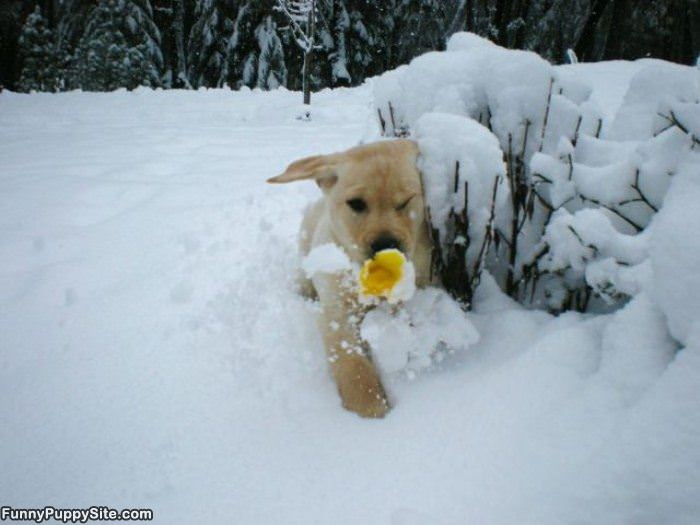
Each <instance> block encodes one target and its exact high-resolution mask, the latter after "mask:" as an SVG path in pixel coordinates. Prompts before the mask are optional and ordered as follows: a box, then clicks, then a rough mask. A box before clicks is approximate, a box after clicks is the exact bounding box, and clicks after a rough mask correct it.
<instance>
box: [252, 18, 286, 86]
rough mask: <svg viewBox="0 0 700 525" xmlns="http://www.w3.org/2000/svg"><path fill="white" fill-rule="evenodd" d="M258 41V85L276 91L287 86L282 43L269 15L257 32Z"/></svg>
mask: <svg viewBox="0 0 700 525" xmlns="http://www.w3.org/2000/svg"><path fill="white" fill-rule="evenodd" d="M255 35H256V36H257V39H258V48H259V54H258V58H257V61H258V68H257V81H256V85H257V87H259V88H263V89H275V88H278V87H279V86H286V85H287V66H286V64H285V61H284V49H283V47H282V41H281V40H280V37H279V35H278V34H277V26H276V24H275V22H274V21H273V20H272V16H270V15H267V16H266V17H265V18H264V19H263V21H262V22H261V23H260V25H259V26H258V27H257V29H256V30H255Z"/></svg>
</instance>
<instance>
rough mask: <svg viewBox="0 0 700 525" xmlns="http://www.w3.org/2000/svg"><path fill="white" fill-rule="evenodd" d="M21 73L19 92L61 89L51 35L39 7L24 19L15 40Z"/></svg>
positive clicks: (57, 63) (57, 62) (56, 57)
mask: <svg viewBox="0 0 700 525" xmlns="http://www.w3.org/2000/svg"><path fill="white" fill-rule="evenodd" d="M19 55H20V59H21V60H22V73H21V75H20V78H19V82H18V84H17V87H18V88H19V90H20V91H50V92H55V91H58V90H59V89H60V88H61V78H60V69H59V65H60V61H59V57H58V53H57V51H56V45H55V42H54V36H53V32H52V31H51V30H50V29H49V28H48V27H47V23H46V19H45V18H44V17H43V16H42V14H41V10H40V8H39V6H37V7H36V8H35V9H34V12H33V13H31V14H30V15H29V16H28V17H27V21H26V22H25V24H24V27H23V28H22V33H21V34H20V37H19Z"/></svg>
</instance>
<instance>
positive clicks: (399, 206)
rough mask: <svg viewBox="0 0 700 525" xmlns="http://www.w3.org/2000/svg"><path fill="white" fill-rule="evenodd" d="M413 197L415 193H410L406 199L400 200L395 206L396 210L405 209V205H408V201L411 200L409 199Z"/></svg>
mask: <svg viewBox="0 0 700 525" xmlns="http://www.w3.org/2000/svg"><path fill="white" fill-rule="evenodd" d="M413 197H415V195H411V196H410V197H409V198H408V199H406V201H405V202H402V203H401V204H399V205H398V206H397V207H396V211H401V210H403V209H405V208H406V206H408V203H409V202H411V199H413Z"/></svg>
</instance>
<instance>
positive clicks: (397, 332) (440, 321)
mask: <svg viewBox="0 0 700 525" xmlns="http://www.w3.org/2000/svg"><path fill="white" fill-rule="evenodd" d="M360 333H361V334H362V338H363V339H364V340H365V341H367V342H368V343H369V344H370V346H371V348H372V352H373V353H372V356H373V358H374V360H375V361H376V362H377V364H378V366H379V369H380V370H381V371H382V372H385V373H387V374H391V373H396V372H405V373H407V375H408V377H409V378H412V377H415V372H417V371H420V370H423V369H426V368H429V367H430V366H431V365H432V364H433V363H434V362H436V361H437V362H439V361H440V360H441V359H442V358H443V357H444V356H445V354H450V353H455V352H464V351H466V349H467V348H468V347H469V346H471V345H472V344H474V343H475V342H476V341H477V340H478V339H479V334H478V333H477V331H476V329H475V328H474V326H473V325H472V323H471V321H470V320H469V319H468V317H467V316H466V314H465V313H464V312H463V311H462V309H461V308H460V307H459V305H457V303H455V302H454V301H453V300H452V299H451V298H450V297H449V295H447V293H446V292H445V291H443V290H440V289H438V288H426V289H424V290H418V291H417V292H416V293H415V295H414V296H413V297H412V298H411V299H410V300H408V302H406V303H405V304H404V305H403V308H400V309H397V308H396V307H392V306H391V304H390V303H383V304H380V305H379V306H378V307H377V308H375V309H374V310H372V311H371V312H369V313H368V314H367V316H366V317H365V319H364V320H363V322H362V326H361V330H360Z"/></svg>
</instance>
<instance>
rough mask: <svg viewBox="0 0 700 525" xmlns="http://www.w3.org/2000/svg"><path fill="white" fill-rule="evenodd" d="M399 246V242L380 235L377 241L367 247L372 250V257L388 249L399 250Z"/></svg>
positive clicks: (390, 237)
mask: <svg viewBox="0 0 700 525" xmlns="http://www.w3.org/2000/svg"><path fill="white" fill-rule="evenodd" d="M400 246H401V245H400V243H399V241H398V240H396V239H395V238H394V237H392V236H390V235H382V236H381V237H379V238H378V239H376V240H374V241H373V242H372V244H370V246H369V247H370V248H371V249H372V255H374V254H375V253H377V252H381V251H382V250H389V249H390V248H396V249H399V247H400Z"/></svg>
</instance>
